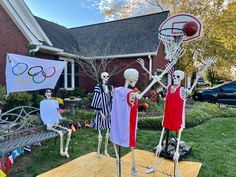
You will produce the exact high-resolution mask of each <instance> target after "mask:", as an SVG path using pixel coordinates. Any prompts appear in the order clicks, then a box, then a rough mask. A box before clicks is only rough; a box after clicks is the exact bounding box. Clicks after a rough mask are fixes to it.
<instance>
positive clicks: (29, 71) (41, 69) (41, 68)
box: [28, 66, 43, 76]
mask: <svg viewBox="0 0 236 177" xmlns="http://www.w3.org/2000/svg"><path fill="white" fill-rule="evenodd" d="M34 68H39V69H40V71H38V72H36V73H34V74H32V73H31V70H32V69H34ZM42 71H43V67H42V66H33V67H31V68H30V69H29V70H28V74H29V75H30V76H37V75H38V74H39V73H41V72H42Z"/></svg>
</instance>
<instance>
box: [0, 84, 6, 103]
mask: <svg viewBox="0 0 236 177" xmlns="http://www.w3.org/2000/svg"><path fill="white" fill-rule="evenodd" d="M5 99H6V88H5V87H4V86H2V85H0V101H1V102H2V101H5Z"/></svg>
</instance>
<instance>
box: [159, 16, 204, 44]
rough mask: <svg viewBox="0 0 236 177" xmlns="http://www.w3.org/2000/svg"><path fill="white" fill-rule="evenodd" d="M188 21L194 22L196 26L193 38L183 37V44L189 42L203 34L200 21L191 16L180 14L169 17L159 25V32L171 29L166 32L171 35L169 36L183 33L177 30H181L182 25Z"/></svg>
mask: <svg viewBox="0 0 236 177" xmlns="http://www.w3.org/2000/svg"><path fill="white" fill-rule="evenodd" d="M189 21H194V22H196V24H197V26H198V31H197V32H196V34H194V35H193V36H186V35H185V36H183V42H189V41H191V40H195V39H197V38H199V37H200V36H201V34H202V32H203V25H202V22H201V20H200V19H198V18H197V17H195V16H194V15H192V14H188V13H180V14H176V15H173V16H171V17H169V18H168V19H166V20H165V21H164V22H163V23H162V24H161V26H160V28H159V31H160V30H163V29H170V28H173V29H172V30H168V31H167V32H168V33H171V34H169V35H174V34H180V33H183V31H181V30H177V29H183V26H184V24H185V23H186V22H189Z"/></svg>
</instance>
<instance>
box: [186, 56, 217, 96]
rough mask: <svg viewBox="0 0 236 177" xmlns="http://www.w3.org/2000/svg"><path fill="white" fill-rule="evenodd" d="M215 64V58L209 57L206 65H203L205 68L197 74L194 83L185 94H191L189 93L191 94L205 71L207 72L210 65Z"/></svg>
mask: <svg viewBox="0 0 236 177" xmlns="http://www.w3.org/2000/svg"><path fill="white" fill-rule="evenodd" d="M215 62H216V58H215V57H209V58H208V59H207V61H206V64H205V66H204V67H203V69H202V70H201V71H200V72H198V73H197V75H196V79H195V81H194V83H193V85H192V87H191V88H190V89H188V90H187V91H186V93H187V94H191V93H192V92H193V89H194V87H195V86H196V84H197V81H198V80H199V79H200V78H201V77H202V76H203V74H204V73H205V72H206V70H207V69H208V68H209V67H210V66H211V65H212V64H214V63H215Z"/></svg>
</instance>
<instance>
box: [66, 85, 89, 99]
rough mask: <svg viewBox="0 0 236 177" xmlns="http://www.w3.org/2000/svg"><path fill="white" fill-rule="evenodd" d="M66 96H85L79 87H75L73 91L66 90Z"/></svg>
mask: <svg viewBox="0 0 236 177" xmlns="http://www.w3.org/2000/svg"><path fill="white" fill-rule="evenodd" d="M68 96H69V97H71V96H75V97H80V98H83V97H85V96H86V94H85V92H84V91H83V90H82V89H81V88H79V87H77V88H75V89H74V90H73V91H68Z"/></svg>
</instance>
